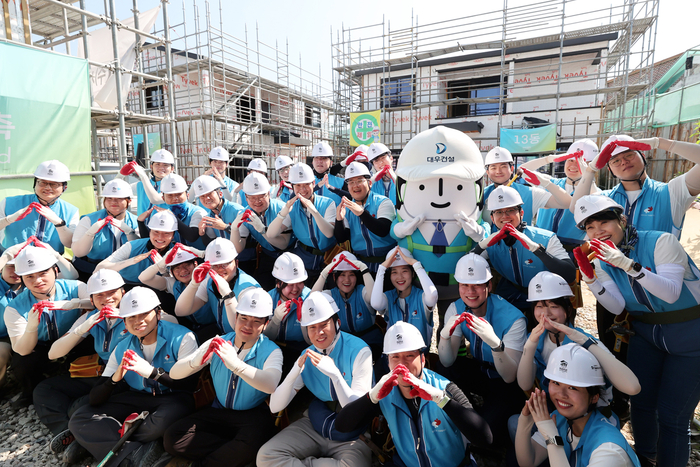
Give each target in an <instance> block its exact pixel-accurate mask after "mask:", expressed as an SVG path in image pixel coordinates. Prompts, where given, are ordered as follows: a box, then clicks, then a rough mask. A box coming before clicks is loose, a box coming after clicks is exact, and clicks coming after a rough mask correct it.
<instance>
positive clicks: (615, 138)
mask: <svg viewBox="0 0 700 467" xmlns="http://www.w3.org/2000/svg"><path fill="white" fill-rule="evenodd" d="M613 141H634V138H632V137H631V136H627V135H612V136H611V137H609V138H608V139H606V140H605V142H604V143H603V146H601V147H602V148H603V149H605V146H607V145H608V144H610V143H612V142H613ZM601 150H602V149H601ZM629 150H630V148H626V147H624V146H618V147H616V148H615V149H613V152H612V155H611V156H610V157H614V156H617V155H618V154H621V153H623V152H625V151H629Z"/></svg>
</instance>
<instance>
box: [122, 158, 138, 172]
mask: <svg viewBox="0 0 700 467" xmlns="http://www.w3.org/2000/svg"><path fill="white" fill-rule="evenodd" d="M137 165H138V163H137V162H136V161H131V162H129V163H128V164H126V165H125V166H124V167H122V168H121V169H119V173H120V174H122V175H131V174H132V173H134V171H135V170H136V166H137Z"/></svg>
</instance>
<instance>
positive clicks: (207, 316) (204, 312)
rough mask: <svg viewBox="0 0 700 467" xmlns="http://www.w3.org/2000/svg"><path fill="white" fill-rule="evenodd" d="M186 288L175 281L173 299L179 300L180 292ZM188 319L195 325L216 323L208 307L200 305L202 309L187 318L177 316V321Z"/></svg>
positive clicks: (185, 285)
mask: <svg viewBox="0 0 700 467" xmlns="http://www.w3.org/2000/svg"><path fill="white" fill-rule="evenodd" d="M186 287H187V284H184V283H182V282H180V281H178V280H176V281H175V283H174V284H173V297H175V300H177V299H178V298H180V295H182V292H184V291H185V288H186ZM183 318H184V319H189V320H191V321H192V322H194V323H195V324H200V325H206V324H211V323H214V322H216V320H215V319H214V316H212V314H211V312H210V311H209V307H208V306H207V305H202V307H201V308H200V309H199V310H197V311H195V312H194V313H192V314H191V315H189V316H179V317H178V319H183Z"/></svg>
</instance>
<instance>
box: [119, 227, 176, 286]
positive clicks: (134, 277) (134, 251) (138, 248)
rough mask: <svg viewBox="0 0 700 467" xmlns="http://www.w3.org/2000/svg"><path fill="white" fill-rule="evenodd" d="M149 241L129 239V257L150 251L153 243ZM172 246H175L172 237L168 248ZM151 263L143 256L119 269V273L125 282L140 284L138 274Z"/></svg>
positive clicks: (146, 239) (145, 239) (149, 259)
mask: <svg viewBox="0 0 700 467" xmlns="http://www.w3.org/2000/svg"><path fill="white" fill-rule="evenodd" d="M150 241H151V240H150V239H148V238H139V239H138V240H132V241H130V242H129V245H131V253H130V254H129V258H133V257H134V256H138V255H140V254H143V253H146V252H148V251H151V248H153V245H152V244H151V243H150ZM173 246H175V241H174V239H173V241H172V242H170V246H168V250H170V249H171V248H172V247H173ZM152 264H153V262H152V261H151V258H145V259H142V260H141V261H139V262H138V263H136V264H133V265H131V266H129V267H126V268H124V269H122V270H121V271H119V274H121V275H122V277H123V278H124V281H125V282H126V283H128V284H138V285H141V281H139V275H140V274H141V273H142V272H143V271H145V270H146V269H148V268H149V267H150V266H151V265H152Z"/></svg>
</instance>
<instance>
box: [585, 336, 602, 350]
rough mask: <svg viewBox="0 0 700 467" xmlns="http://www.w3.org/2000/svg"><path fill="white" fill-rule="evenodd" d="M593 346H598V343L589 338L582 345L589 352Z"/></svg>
mask: <svg viewBox="0 0 700 467" xmlns="http://www.w3.org/2000/svg"><path fill="white" fill-rule="evenodd" d="M592 345H598V342H596V340H595V339H593V338H592V337H589V338H588V339H587V340H586V342H584V343H583V344H582V345H581V347H583V348H584V349H586V350H588V347H590V346H592Z"/></svg>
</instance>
